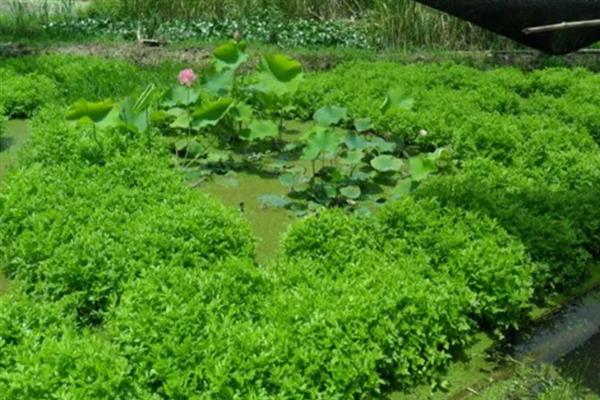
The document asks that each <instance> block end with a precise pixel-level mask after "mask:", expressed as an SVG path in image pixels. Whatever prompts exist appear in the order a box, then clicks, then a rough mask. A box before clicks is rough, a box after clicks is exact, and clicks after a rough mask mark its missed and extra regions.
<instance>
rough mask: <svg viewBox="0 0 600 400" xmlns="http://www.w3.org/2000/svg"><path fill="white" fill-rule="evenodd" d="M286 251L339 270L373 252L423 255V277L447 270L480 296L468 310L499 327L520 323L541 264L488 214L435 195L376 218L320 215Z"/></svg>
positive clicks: (296, 230) (302, 226) (296, 232)
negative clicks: (444, 201) (449, 203)
mask: <svg viewBox="0 0 600 400" xmlns="http://www.w3.org/2000/svg"><path fill="white" fill-rule="evenodd" d="M284 249H285V252H286V255H287V257H290V258H292V259H298V258H300V259H312V260H318V261H320V263H321V268H322V269H325V270H328V269H331V270H336V271H337V270H340V269H343V268H344V267H345V265H346V264H347V263H349V262H350V263H351V262H357V261H359V260H361V259H363V258H364V257H367V258H368V257H371V254H372V253H373V252H374V253H375V254H377V257H379V259H380V260H381V262H386V260H387V261H388V262H394V261H395V260H402V259H405V258H408V259H413V258H414V259H417V260H423V262H424V263H425V264H427V265H428V268H427V269H426V270H424V271H426V272H421V274H420V276H419V278H418V279H431V278H434V277H435V276H437V275H438V274H442V275H444V276H448V277H450V278H451V279H453V280H454V281H456V282H457V284H461V285H465V286H466V287H467V288H468V289H469V290H470V291H471V292H472V293H473V295H474V299H473V302H472V304H471V305H470V309H469V311H468V312H469V314H470V315H472V316H474V317H475V318H476V319H477V320H478V321H479V322H481V323H482V324H484V325H486V326H491V327H494V328H499V329H506V328H509V327H511V326H515V325H517V324H518V323H519V322H520V319H521V318H522V317H523V315H524V312H525V311H526V309H527V308H528V307H529V305H530V302H531V301H532V298H533V287H534V282H533V278H534V273H535V272H536V268H535V266H534V265H533V264H531V263H530V261H529V260H528V258H527V255H526V253H525V249H524V247H523V246H522V245H521V244H520V243H519V242H518V241H517V240H515V239H514V238H513V237H511V236H509V235H508V234H507V233H506V231H505V230H504V229H502V228H501V227H500V226H498V224H497V223H495V222H494V221H493V220H491V219H490V218H487V217H484V216H483V215H480V214H475V213H470V212H465V211H462V210H460V209H456V208H443V207H441V206H440V205H439V204H438V203H437V202H435V201H432V200H424V201H419V202H415V201H414V200H412V199H410V198H407V199H404V200H402V201H399V202H394V203H391V204H390V205H387V206H385V207H383V208H382V209H381V210H380V211H379V212H378V214H377V218H361V217H356V216H354V217H353V216H349V215H347V214H344V213H342V212H339V211H331V212H326V213H322V214H321V215H319V216H316V217H310V218H307V219H306V220H304V221H302V222H299V223H297V224H295V225H294V226H293V227H292V229H291V230H290V232H289V233H288V235H287V236H286V238H285V240H284Z"/></svg>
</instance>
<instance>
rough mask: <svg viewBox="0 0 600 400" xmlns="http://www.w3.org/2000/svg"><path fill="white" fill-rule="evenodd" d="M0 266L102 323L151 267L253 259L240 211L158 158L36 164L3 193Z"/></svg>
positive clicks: (199, 265)
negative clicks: (188, 184)
mask: <svg viewBox="0 0 600 400" xmlns="http://www.w3.org/2000/svg"><path fill="white" fill-rule="evenodd" d="M0 246H1V247H2V249H3V251H2V264H3V265H5V266H6V268H7V271H8V272H9V273H10V274H11V275H12V276H14V277H15V278H16V279H17V280H19V281H21V282H23V283H24V287H25V290H26V291H27V292H29V293H32V294H35V295H40V296H42V297H43V298H44V299H47V300H56V299H60V298H63V297H65V298H67V299H69V301H70V302H71V304H72V307H74V308H75V309H76V310H77V311H78V315H79V318H80V320H81V321H83V322H86V323H87V322H90V323H96V322H98V321H99V320H100V319H101V318H102V314H103V312H104V310H105V309H106V308H107V306H108V305H109V304H111V303H113V302H114V301H116V300H117V299H118V295H119V293H120V288H121V287H122V285H123V284H124V283H125V282H126V281H127V280H128V279H130V278H133V277H135V276H136V275H137V274H139V273H140V271H141V270H143V269H145V268H149V267H151V266H158V267H165V268H171V267H174V266H180V267H188V268H202V267H205V266H207V265H210V264H211V263H213V262H216V261H218V260H221V259H224V258H227V257H229V256H232V255H235V256H239V257H252V254H253V241H252V239H251V238H250V231H249V228H248V227H247V226H246V225H244V224H243V223H242V221H241V218H240V217H238V216H236V215H235V213H234V211H227V210H225V209H224V208H223V207H221V206H220V205H217V203H216V202H215V201H213V200H209V199H207V198H205V197H203V196H202V195H200V194H199V193H196V192H192V191H190V190H188V189H186V188H185V187H184V184H183V183H182V181H181V180H180V178H178V177H177V176H176V175H175V174H173V173H172V172H170V171H169V170H168V167H167V165H166V163H165V162H163V161H162V160H160V159H156V158H155V157H152V156H138V155H127V156H124V157H116V158H115V159H114V160H112V161H110V162H108V163H107V164H106V166H104V167H99V166H93V167H87V168H80V167H78V166H76V167H75V168H72V169H70V168H69V167H68V166H54V167H49V166H46V167H42V166H39V165H37V166H31V167H30V168H27V169H24V170H21V171H18V172H16V174H15V175H13V176H12V177H11V178H10V179H9V180H8V181H7V182H6V185H5V188H4V190H3V191H2V193H1V194H0Z"/></svg>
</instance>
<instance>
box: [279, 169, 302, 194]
mask: <svg viewBox="0 0 600 400" xmlns="http://www.w3.org/2000/svg"><path fill="white" fill-rule="evenodd" d="M279 182H280V183H281V184H282V185H283V186H285V187H286V188H287V189H289V190H291V191H294V192H303V191H305V190H306V189H308V186H307V185H306V182H307V180H306V177H305V176H304V174H302V173H301V172H287V173H285V174H283V175H281V176H280V177H279Z"/></svg>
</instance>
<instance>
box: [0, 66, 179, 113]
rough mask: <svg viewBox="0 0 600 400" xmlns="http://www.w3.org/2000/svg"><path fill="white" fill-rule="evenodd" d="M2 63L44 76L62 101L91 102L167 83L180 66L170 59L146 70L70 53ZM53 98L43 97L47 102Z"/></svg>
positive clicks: (24, 71) (20, 70)
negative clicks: (152, 84) (56, 89)
mask: <svg viewBox="0 0 600 400" xmlns="http://www.w3.org/2000/svg"><path fill="white" fill-rule="evenodd" d="M5 64H6V65H7V67H8V68H10V69H11V70H13V71H14V72H15V73H18V74H20V75H27V76H29V75H31V74H35V76H39V75H43V76H44V77H45V79H46V80H48V79H49V80H50V81H52V82H53V83H54V84H55V85H56V87H58V88H59V90H60V92H59V93H58V94H59V95H60V101H61V102H65V103H72V102H74V101H76V100H78V99H81V98H83V99H86V100H90V101H93V100H103V99H106V98H113V99H118V98H122V97H125V96H128V95H130V94H131V93H132V92H134V91H135V90H136V89H137V90H139V89H143V88H144V87H145V86H146V85H147V84H148V83H151V82H152V83H155V84H167V83H170V82H171V81H174V78H173V77H174V76H176V75H177V72H178V71H179V69H180V68H179V67H180V66H178V65H176V63H172V62H164V63H162V64H161V65H160V66H158V67H156V68H154V69H146V68H141V67H139V66H136V65H134V64H133V63H131V62H127V61H122V60H115V59H103V58H97V57H89V56H71V55H44V56H26V57H19V58H16V59H8V60H7V61H6V63H5ZM56 98H57V97H56V96H53V97H47V98H45V99H42V100H44V103H45V104H46V103H50V102H51V101H52V100H53V99H56Z"/></svg>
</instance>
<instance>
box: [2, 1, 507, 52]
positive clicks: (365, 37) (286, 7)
mask: <svg viewBox="0 0 600 400" xmlns="http://www.w3.org/2000/svg"><path fill="white" fill-rule="evenodd" d="M56 3H58V4H56ZM3 13H4V14H5V15H4V16H3V15H2V14H3ZM236 31H240V32H241V33H242V34H243V35H244V37H245V38H246V39H247V40H250V41H260V42H262V43H272V44H277V45H281V46H337V47H340V46H342V47H358V48H381V47H386V48H389V47H398V48H429V49H432V48H433V49H439V48H445V49H450V48H451V49H473V48H479V49H481V48H490V47H493V48H507V47H512V46H513V45H512V44H510V43H509V42H508V41H507V40H503V39H501V38H498V37H497V36H494V35H492V34H490V33H488V32H486V31H483V30H481V29H479V28H477V27H474V26H473V25H470V24H467V23H464V22H462V21H460V20H458V19H456V18H452V17H449V16H447V15H444V14H442V13H438V12H436V11H433V10H431V9H429V8H427V7H424V6H421V5H420V4H418V3H415V2H413V1H412V0H402V1H395V0H376V1H371V0H369V1H367V0H359V1H356V0H352V1H350V0H327V1H310V2H308V1H305V0H292V1H280V0H243V1H234V0H228V1H215V0H202V1H188V0H186V1H163V0H153V1H129V0H127V1H125V0H94V1H93V2H92V3H91V4H90V5H88V4H86V3H84V4H80V2H75V1H61V2H52V1H50V0H41V1H28V0H11V2H10V4H9V6H5V7H4V9H2V8H0V34H1V35H4V36H6V37H11V38H18V39H22V38H23V37H24V36H32V35H39V36H44V37H46V38H49V39H59V40H69V41H72V40H76V39H87V38H97V37H106V36H108V37H124V38H127V39H135V38H136V37H137V35H138V33H139V34H141V35H143V36H145V37H156V38H163V39H167V40H172V41H180V40H186V39H191V38H194V39H201V40H204V41H214V40H222V39H226V38H230V37H231V35H232V34H233V33H234V32H236Z"/></svg>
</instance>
